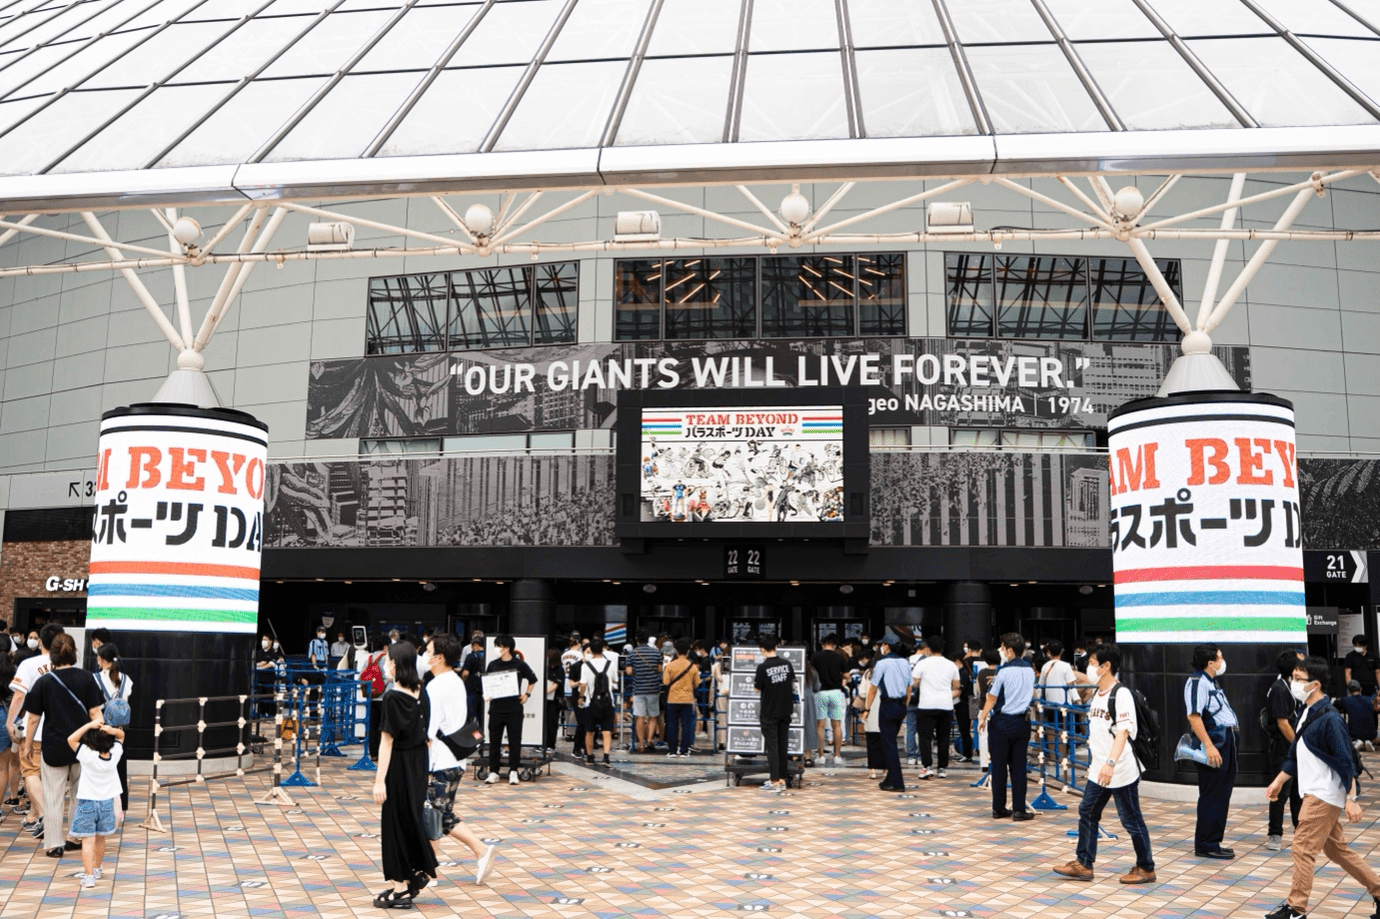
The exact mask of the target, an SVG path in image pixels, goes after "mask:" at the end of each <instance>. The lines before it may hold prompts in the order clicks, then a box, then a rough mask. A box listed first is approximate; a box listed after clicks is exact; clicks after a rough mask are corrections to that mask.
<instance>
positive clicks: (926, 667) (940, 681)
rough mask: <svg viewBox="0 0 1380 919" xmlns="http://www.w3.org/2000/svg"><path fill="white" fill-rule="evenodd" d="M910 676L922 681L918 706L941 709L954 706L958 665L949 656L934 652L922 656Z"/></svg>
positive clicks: (913, 679)
mask: <svg viewBox="0 0 1380 919" xmlns="http://www.w3.org/2000/svg"><path fill="white" fill-rule="evenodd" d="M910 678H911V680H912V681H916V680H918V681H919V682H920V699H919V701H918V702H917V703H916V708H923V709H930V710H940V709H946V708H948V709H951V708H953V707H954V691H953V684H954V683H956V682H958V665H956V664H955V663H954V662H953V661H951V660H949V659H948V658H947V657H943V656H941V655H938V654H932V655H930V656H929V657H922V658H921V659H920V660H919V661H918V662H917V663H916V665H915V666H914V667H912V668H911V671H910Z"/></svg>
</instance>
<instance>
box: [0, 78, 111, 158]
mask: <svg viewBox="0 0 1380 919" xmlns="http://www.w3.org/2000/svg"><path fill="white" fill-rule="evenodd" d="M138 94H139V91H138V90H133V89H116V90H107V91H105V92H92V93H68V94H67V95H65V96H63V97H62V98H61V99H58V100H57V101H56V102H54V103H53V104H52V105H50V106H48V107H47V108H45V109H43V111H41V112H37V113H35V114H34V116H33V117H32V118H30V119H29V120H27V121H25V122H24V123H23V124H20V125H19V126H18V127H16V128H15V129H14V130H12V131H10V133H8V134H6V135H5V136H4V137H0V175H31V174H33V173H34V172H36V171H38V170H40V169H42V168H43V167H45V166H47V165H48V164H49V163H51V162H52V161H53V160H55V159H57V157H58V155H59V154H60V153H62V152H63V151H64V150H67V149H68V148H69V147H71V146H72V145H74V144H76V143H77V142H78V141H80V140H81V139H82V138H83V137H85V136H86V135H87V134H89V133H91V131H92V130H94V129H95V127H96V126H97V125H99V124H101V122H103V121H105V120H106V119H107V118H109V117H110V116H111V115H113V114H115V112H117V111H119V109H120V107H121V106H123V105H127V104H128V103H129V102H130V100H132V99H133V98H134V97H135V96H137V95H138Z"/></svg>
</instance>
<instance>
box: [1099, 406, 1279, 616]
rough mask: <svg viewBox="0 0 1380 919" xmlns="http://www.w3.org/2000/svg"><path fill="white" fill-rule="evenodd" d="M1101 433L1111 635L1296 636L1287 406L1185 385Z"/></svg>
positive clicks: (1128, 411)
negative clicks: (1188, 389) (1106, 453)
mask: <svg viewBox="0 0 1380 919" xmlns="http://www.w3.org/2000/svg"><path fill="white" fill-rule="evenodd" d="M1108 435H1109V449H1110V469H1109V473H1110V475H1109V492H1110V496H1111V506H1110V513H1109V518H1110V527H1111V547H1112V553H1113V554H1112V566H1113V571H1114V581H1115V584H1116V633H1117V640H1118V641H1120V642H1140V643H1146V642H1164V641H1171V642H1190V643H1191V642H1205V641H1213V642H1219V643H1221V642H1248V641H1255V642H1286V641H1297V642H1305V641H1306V640H1307V620H1306V617H1305V602H1304V573H1303V528H1302V523H1301V518H1300V513H1299V488H1298V466H1297V461H1296V457H1295V449H1294V411H1293V407H1292V406H1291V405H1290V404H1289V403H1288V402H1287V401H1285V400H1283V399H1279V398H1277V397H1275V396H1269V395H1264V394H1259V393H1257V394H1254V395H1248V394H1244V393H1242V394H1237V393H1227V394H1221V393H1188V394H1185V395H1182V396H1174V397H1171V398H1168V399H1149V400H1146V401H1145V402H1143V403H1140V404H1139V405H1132V406H1128V407H1127V409H1126V410H1124V411H1122V412H1119V413H1118V414H1117V415H1116V416H1115V417H1113V418H1112V420H1111V422H1110V424H1109V425H1108Z"/></svg>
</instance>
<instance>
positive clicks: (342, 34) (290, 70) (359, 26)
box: [263, 10, 389, 79]
mask: <svg viewBox="0 0 1380 919" xmlns="http://www.w3.org/2000/svg"><path fill="white" fill-rule="evenodd" d="M388 17H389V14H388V13H387V12H384V11H382V10H378V11H374V12H368V13H333V14H332V15H330V16H328V17H326V20H325V22H322V23H321V24H320V25H318V26H317V27H316V28H314V29H312V30H311V31H310V32H308V33H307V34H306V35H304V36H303V37H302V40H301V41H299V42H297V43H295V44H294V45H293V46H292V47H291V48H289V49H288V50H287V51H286V52H284V53H283V56H282V57H280V58H278V59H277V60H276V61H274V62H273V63H272V64H270V65H269V66H268V69H267V70H265V71H264V72H263V76H264V78H266V79H267V78H272V77H287V76H304V75H307V74H331V73H335V72H336V71H337V70H339V69H340V68H341V67H342V66H344V64H345V62H346V61H347V60H349V59H350V56H351V55H353V54H354V53H355V52H356V51H358V50H359V49H360V47H361V46H363V45H364V43H365V42H367V41H368V40H369V39H371V38H373V36H374V33H375V32H377V31H378V30H379V28H380V27H382V26H383V24H384V23H385V22H387V21H388Z"/></svg>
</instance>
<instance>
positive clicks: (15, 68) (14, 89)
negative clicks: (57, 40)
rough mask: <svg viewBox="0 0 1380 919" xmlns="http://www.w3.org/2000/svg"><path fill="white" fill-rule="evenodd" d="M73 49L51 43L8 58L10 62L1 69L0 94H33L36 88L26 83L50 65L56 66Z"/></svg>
mask: <svg viewBox="0 0 1380 919" xmlns="http://www.w3.org/2000/svg"><path fill="white" fill-rule="evenodd" d="M73 50H74V49H73V48H68V47H64V46H63V45H56V46H51V45H50V46H49V47H47V48H34V49H33V50H30V51H21V52H17V53H15V54H13V55H11V56H10V57H9V58H7V60H9V61H10V63H9V64H8V65H7V66H6V67H5V69H4V70H0V96H9V95H14V96H29V95H33V94H34V93H35V90H34V89H33V88H31V87H29V86H27V85H25V84H27V83H28V82H29V81H31V80H32V79H33V78H34V77H36V76H38V75H39V74H41V73H43V72H44V71H46V70H48V69H49V68H50V67H54V66H56V65H57V64H58V62H59V61H61V60H62V59H63V58H64V57H67V56H68V55H69V54H71V53H72V51H73ZM0 63H3V62H0Z"/></svg>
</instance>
